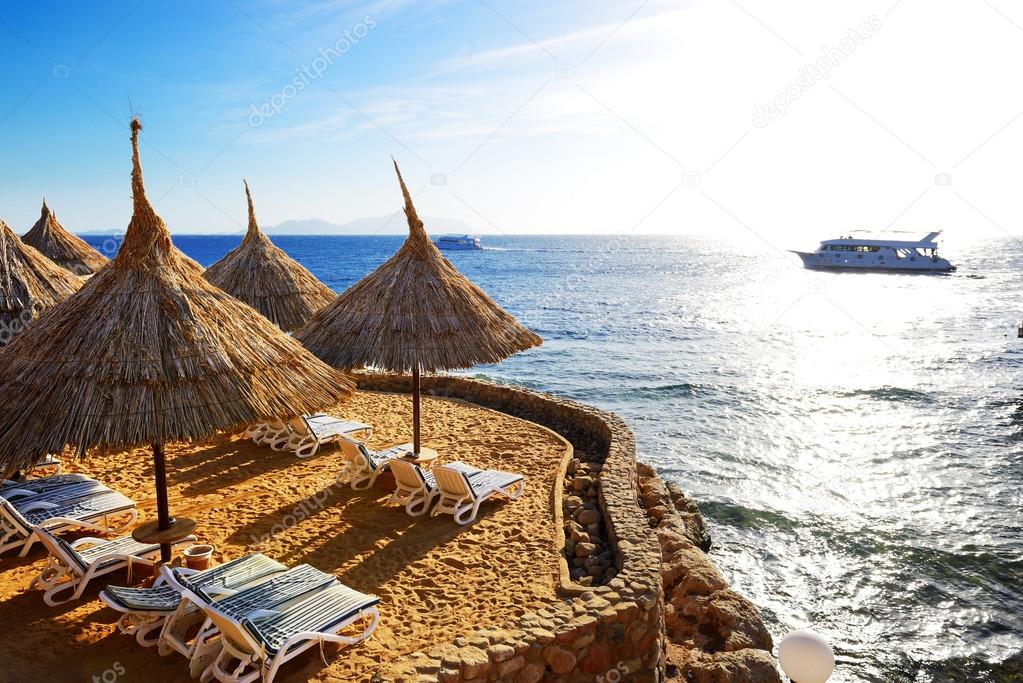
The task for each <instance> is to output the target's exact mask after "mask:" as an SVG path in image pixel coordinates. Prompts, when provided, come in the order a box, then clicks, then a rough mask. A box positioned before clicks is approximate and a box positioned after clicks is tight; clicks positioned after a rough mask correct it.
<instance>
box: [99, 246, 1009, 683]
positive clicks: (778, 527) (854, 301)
mask: <svg viewBox="0 0 1023 683" xmlns="http://www.w3.org/2000/svg"><path fill="white" fill-rule="evenodd" d="M238 240H239V238H238V237H179V238H176V239H175V242H176V243H177V244H178V246H179V247H181V248H182V249H183V250H184V251H185V252H186V253H188V254H189V255H190V256H192V257H193V258H195V259H196V260H198V261H199V262H200V263H202V264H203V265H209V264H210V263H212V262H213V261H215V260H216V259H217V258H219V257H220V256H222V255H223V254H224V253H225V252H226V251H227V250H228V249H231V248H233V247H234V246H235V245H236V244H237V243H238ZM90 241H91V242H92V243H93V244H96V245H97V246H102V244H103V242H104V240H103V239H102V238H90ZM275 241H276V242H277V244H278V245H279V246H281V247H283V248H284V249H286V250H287V251H288V252H289V253H290V254H292V255H293V256H294V257H295V258H297V259H298V260H299V261H301V262H302V263H303V264H305V265H306V266H307V267H308V268H309V269H310V270H312V271H313V273H315V274H316V275H317V276H318V277H319V278H320V279H321V280H323V281H324V282H325V283H326V284H327V285H329V286H330V287H332V288H333V289H334V290H335V291H339V292H340V291H342V290H343V289H345V288H346V287H347V286H349V285H351V284H352V283H354V282H355V281H357V280H358V279H359V278H360V277H362V276H363V275H365V274H366V273H368V272H369V271H371V270H372V269H373V268H374V267H376V266H377V265H379V264H380V263H381V262H383V260H384V259H386V258H387V257H388V256H389V255H390V254H391V253H393V251H394V250H395V249H396V248H397V246H398V245H399V244H400V239H399V238H391V237H376V238H362V237H343V238H341V237H339V238H330V237H313V238H309V237H281V238H277V239H276V240H275ZM484 241H485V243H486V244H487V246H488V247H490V248H488V249H487V250H485V251H482V252H448V255H449V257H450V258H451V260H452V261H453V262H454V263H455V265H456V266H457V267H458V268H459V269H460V270H461V271H462V272H463V273H465V274H466V275H467V276H469V277H470V278H472V279H473V280H475V281H476V282H477V283H479V284H480V285H481V286H482V287H483V288H484V289H485V290H486V291H487V292H488V293H490V294H491V295H492V296H493V297H494V299H496V300H497V301H498V302H499V303H501V304H502V305H503V306H505V307H506V308H507V309H508V310H510V311H511V312H513V313H514V314H515V315H516V316H518V318H519V319H520V320H521V321H522V322H523V323H524V324H525V325H527V326H528V327H530V328H531V329H533V330H535V331H536V332H538V333H539V334H540V335H541V336H542V337H543V339H544V345H543V347H542V348H539V349H536V350H533V351H530V352H527V353H524V354H520V355H519V356H516V357H513V358H511V359H508V360H507V361H505V362H503V363H501V364H500V365H498V366H495V367H485V368H476V369H475V370H473V371H471V372H472V373H475V374H479V375H482V376H487V377H490V378H492V379H496V380H498V381H504V382H510V383H517V384H521V385H525V386H529V387H534V388H538V389H542V390H544V391H551V392H555V393H558V394H562V395H566V396H570V397H572V398H576V399H578V400H581V401H586V402H588V403H593V404H596V405H598V406H601V407H604V408H608V409H611V410H614V411H617V412H618V413H620V414H621V415H623V416H624V417H625V418H626V420H627V421H628V422H629V424H630V426H631V427H632V429H633V430H634V431H635V433H636V439H637V446H638V451H639V455H640V457H641V458H642V459H644V460H645V461H647V462H649V463H651V464H653V465H654V466H656V467H657V469H658V470H659V471H660V472H661V473H662V474H663V475H664V476H666V477H668V478H670V479H672V480H674V481H676V482H678V484H680V485H681V486H682V488H683V489H684V490H686V491H687V492H688V493H689V494H691V495H692V496H694V497H695V498H696V499H697V500H698V501H699V503H700V507H701V509H702V510H703V513H704V515H705V516H706V517H707V518H708V520H709V522H710V524H711V528H712V532H713V536H714V550H713V551H712V554H713V557H714V560H715V561H716V562H717V564H718V566H719V567H721V569H722V570H723V571H724V573H725V574H726V575H727V576H728V578H729V579H730V580H731V581H732V582H733V583H734V585H735V587H736V588H737V589H738V590H739V591H741V592H742V593H744V594H746V595H747V596H749V597H750V598H752V600H753V601H754V602H755V603H756V604H757V605H758V606H759V607H760V609H761V610H762V612H763V615H764V617H765V618H766V620H767V622H768V624H769V626H770V628H771V630H772V632H773V633H774V635H775V639H776V641H777V640H779V639H780V636H781V635H782V634H784V633H785V632H787V631H788V630H790V629H794V628H800V627H806V626H810V627H812V628H815V629H817V630H818V631H820V632H822V633H823V634H824V635H825V637H826V638H827V639H828V640H829V641H830V642H831V643H832V644H833V645H834V647H835V650H836V654H837V657H838V670H837V672H836V674H835V676H834V677H833V679H832V680H834V681H837V682H848V681H885V682H889V681H890V682H893V683H896V682H897V683H903V682H907V683H908V682H914V683H918V682H925V681H1019V680H1023V654H1021V653H1023V596H1021V592H1023V538H1021V524H1023V522H1021V514H1023V513H1021V507H1023V494H1021V491H1023V374H1021V373H1023V340H1017V339H1016V338H1015V326H1016V325H1017V323H1018V321H1019V319H1020V318H1021V317H1023V296H1021V295H1023V281H1021V280H1023V278H1021V276H1020V273H1021V271H1023V248H1021V246H1020V244H1019V243H1018V242H1012V241H1009V240H1005V241H1004V242H988V243H982V244H981V243H978V244H974V245H972V246H970V247H969V248H965V249H962V250H960V251H959V252H957V253H953V252H949V253H947V254H945V255H946V256H948V257H949V258H950V259H951V260H953V262H955V263H957V264H958V265H959V271H958V272H957V273H956V274H954V275H951V276H928V275H896V274H864V273H859V274H856V273H851V274H826V273H816V272H811V271H806V270H803V269H802V268H800V267H799V266H798V261H797V260H796V259H795V257H791V258H789V256H791V255H785V254H782V253H779V252H776V251H773V250H771V249H769V248H767V247H763V248H760V247H756V246H753V245H736V244H731V243H725V242H717V241H713V240H708V239H700V238H648V237H627V238H619V237H606V236H605V237H488V238H485V240H484ZM110 247H111V244H110V243H108V244H107V249H109V248H110Z"/></svg>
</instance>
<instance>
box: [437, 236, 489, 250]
mask: <svg viewBox="0 0 1023 683" xmlns="http://www.w3.org/2000/svg"><path fill="white" fill-rule="evenodd" d="M433 243H434V244H436V245H437V247H438V248H439V249H455V250H459V249H461V250H465V249H482V248H483V246H482V245H481V244H480V238H479V237H477V236H476V235H439V236H438V237H437V238H436V239H434V240H433Z"/></svg>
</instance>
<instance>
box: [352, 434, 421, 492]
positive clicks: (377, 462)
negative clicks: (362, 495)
mask: <svg viewBox="0 0 1023 683" xmlns="http://www.w3.org/2000/svg"><path fill="white" fill-rule="evenodd" d="M338 445H340V446H341V451H342V452H343V453H344V454H345V459H346V461H347V462H346V463H345V466H344V467H343V468H342V469H341V472H340V473H339V474H338V481H341V482H349V483H351V485H352V488H353V489H355V490H356V491H362V490H364V489H368V488H369V487H370V486H372V485H373V483H374V482H375V481H376V480H377V477H378V476H380V473H381V472H383V471H384V470H385V469H387V466H388V464H389V463H390V462H391V460H394V459H395V458H400V457H402V456H403V455H405V453H408V452H409V451H410V450H412V444H408V443H403V444H401V445H399V446H391V447H390V448H388V449H387V450H385V451H371V450H369V449H368V448H366V446H365V445H364V444H362V443H360V442H359V441H355V440H353V439H349V438H346V437H342V438H340V439H338Z"/></svg>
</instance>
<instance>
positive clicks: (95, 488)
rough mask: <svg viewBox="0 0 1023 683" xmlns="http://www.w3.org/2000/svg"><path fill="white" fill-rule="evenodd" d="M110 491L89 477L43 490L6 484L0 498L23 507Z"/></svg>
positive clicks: (64, 501) (87, 496)
mask: <svg viewBox="0 0 1023 683" xmlns="http://www.w3.org/2000/svg"><path fill="white" fill-rule="evenodd" d="M110 491H111V489H108V488H107V487H106V486H104V485H103V484H101V483H99V482H98V481H96V480H94V479H87V480H85V481H77V482H71V483H68V484H65V485H64V486H55V487H52V488H49V489H44V490H42V491H32V490H31V489H24V488H19V487H17V486H5V487H4V488H3V489H0V498H6V499H7V500H9V501H10V502H12V503H14V505H15V507H17V508H19V509H21V508H24V507H26V504H27V503H29V502H33V503H36V502H47V503H54V504H57V505H60V504H61V503H69V502H71V501H73V500H78V499H79V498H89V497H90V496H94V495H96V494H98V493H109V492H110Z"/></svg>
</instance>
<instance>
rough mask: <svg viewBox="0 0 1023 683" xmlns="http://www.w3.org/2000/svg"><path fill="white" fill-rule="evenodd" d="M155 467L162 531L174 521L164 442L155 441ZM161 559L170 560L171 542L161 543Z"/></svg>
mask: <svg viewBox="0 0 1023 683" xmlns="http://www.w3.org/2000/svg"><path fill="white" fill-rule="evenodd" d="M153 469H154V470H155V473H156V517H157V525H158V527H157V528H159V529H160V531H166V530H167V529H170V528H171V523H172V522H173V521H174V520H173V519H171V516H170V504H169V503H168V502H167V460H166V458H165V457H164V454H163V444H162V443H156V442H153ZM160 559H162V560H163V561H164V562H170V559H171V547H170V544H169V543H161V544H160Z"/></svg>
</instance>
